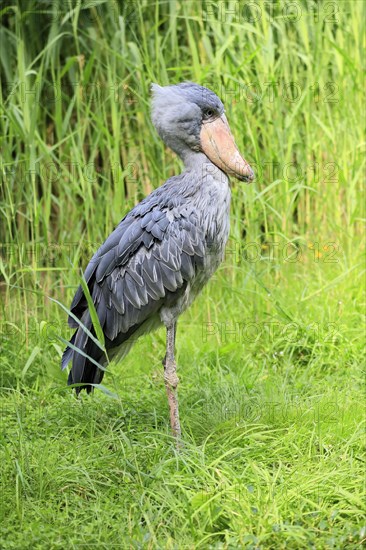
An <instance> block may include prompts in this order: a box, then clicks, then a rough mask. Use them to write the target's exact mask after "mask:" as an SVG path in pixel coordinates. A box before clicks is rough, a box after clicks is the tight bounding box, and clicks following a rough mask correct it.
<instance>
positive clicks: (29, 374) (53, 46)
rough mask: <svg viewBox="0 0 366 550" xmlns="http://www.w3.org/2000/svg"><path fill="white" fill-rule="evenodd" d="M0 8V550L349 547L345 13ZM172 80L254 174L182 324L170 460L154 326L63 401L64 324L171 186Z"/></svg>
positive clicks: (357, 267)
mask: <svg viewBox="0 0 366 550" xmlns="http://www.w3.org/2000/svg"><path fill="white" fill-rule="evenodd" d="M0 13H1V26H0V45H1V47H0V71H1V73H0V74H1V87H0V89H1V110H0V114H1V116H0V125H1V133H0V135H1V138H0V139H1V150H2V156H1V173H2V182H1V188H0V220H1V223H0V243H1V244H0V308H1V319H0V329H1V369H0V376H1V378H0V382H1V384H0V391H1V413H2V414H1V431H0V434H1V448H0V452H1V465H2V468H1V526H0V547H1V548H4V549H12V548H14V549H28V548H29V549H30V548H32V549H57V548H75V549H79V548H80V549H81V548H83V549H84V548H98V549H99V548H101V549H102V548H105V549H109V548H120V549H123V550H124V549H127V548H136V549H153V550H155V549H156V548H161V549H180V548H182V549H196V548H197V549H201V548H202V549H206V548H207V549H220V550H226V549H228V550H229V549H230V550H234V549H235V550H236V549H238V548H245V549H251V550H256V549H258V550H267V549H294V550H298V549H309V548H311V549H342V550H343V549H354V548H361V547H362V546H363V545H364V544H365V542H366V521H365V512H366V506H365V496H364V495H365V431H364V430H365V385H364V365H365V325H364V321H365V319H364V313H365V279H364V268H365V262H364V255H363V250H364V246H365V239H364V235H365V234H364V226H363V222H364V219H365V208H364V196H363V183H364V175H365V158H364V149H365V135H364V114H365V108H364V105H365V97H364V96H365V94H364V79H363V78H362V68H364V55H363V52H364V47H365V4H364V2H363V1H358V0H352V1H348V0H344V1H341V0H337V1H332V2H327V1H324V2H315V1H312V0H308V1H305V0H296V1H295V2H288V1H285V0H283V1H282V0H281V1H274V2H262V1H261V0H254V1H253V2H242V1H238V2H226V1H220V2H209V1H202V2H201V1H194V0H192V1H187V2H183V1H182V2H178V1H174V0H172V1H171V2H163V1H160V2H158V1H147V0H146V1H144V0H141V1H140V2H115V1H114V0H108V2H106V1H104V0H101V1H86V0H82V1H77V0H75V1H74V0H73V1H71V0H69V1H67V2H66V1H65V2H61V1H57V0H54V1H51V0H45V1H35V0H18V1H16V0H13V1H11V0H5V1H4V2H2V5H1V7H0ZM184 80H191V81H194V82H197V83H199V84H202V85H205V86H208V87H210V88H211V89H213V90H214V91H215V92H216V93H217V94H218V95H219V96H220V97H221V98H222V100H223V102H224V103H225V106H226V112H227V117H228V120H229V122H230V126H231V128H232V130H233V133H234V135H235V139H236V141H237V143H238V147H239V150H240V151H241V152H243V154H244V156H245V158H246V159H247V160H248V161H249V162H250V164H251V165H252V166H253V167H254V168H255V172H256V179H255V181H254V182H253V183H252V184H251V185H250V186H247V185H245V184H243V183H240V182H238V181H234V180H233V181H232V207H231V234H230V240H229V243H228V246H227V250H226V256H225V260H224V262H223V264H222V265H221V267H220V268H219V270H218V271H217V272H216V274H215V275H214V277H213V278H212V280H211V281H210V283H209V285H208V286H207V287H206V288H205V289H204V290H203V292H202V294H201V295H200V296H199V298H197V300H196V301H195V302H194V304H193V305H192V307H191V308H190V309H189V310H188V311H187V312H186V313H184V315H183V316H182V317H181V319H180V322H179V324H178V336H177V362H178V365H179V369H178V370H179V378H180V385H179V399H180V415H181V424H182V431H183V441H184V447H183V448H182V449H181V450H180V451H177V450H176V448H175V445H174V441H173V439H172V436H171V433H170V425H169V412H168V404H167V399H166V393H165V387H164V381H163V367H162V365H161V360H162V358H163V356H164V352H165V350H164V346H165V334H164V331H163V330H160V331H157V332H155V333H153V334H151V335H148V336H146V337H144V338H141V339H140V340H138V341H137V342H136V344H135V346H134V348H133V349H132V351H131V353H130V354H129V355H128V356H127V357H126V358H125V359H124V360H123V361H122V362H120V363H112V364H111V365H110V366H109V367H108V372H107V373H106V375H105V377H104V380H103V386H102V387H101V388H97V390H96V391H95V392H94V394H93V395H89V396H88V395H86V394H83V395H82V396H81V398H79V399H77V398H76V396H75V395H74V393H73V392H72V391H71V390H70V389H68V388H67V386H66V381H67V372H61V370H60V359H61V355H62V351H63V348H64V343H63V341H62V339H64V340H66V339H68V338H69V337H70V335H71V330H70V329H69V328H68V327H67V314H66V312H65V310H64V309H63V307H61V305H63V306H64V307H65V308H68V307H69V306H70V303H71V300H72V297H73V293H74V292H75V289H76V287H77V285H78V284H79V281H80V276H81V273H82V270H83V268H85V267H86V265H87V262H88V260H89V259H90V257H91V256H92V254H93V253H94V251H95V250H96V249H97V247H98V246H99V245H100V244H101V243H102V242H103V241H104V239H105V238H106V236H107V235H108V234H109V233H110V232H111V231H112V229H113V228H114V227H115V226H116V225H117V223H118V222H119V221H120V219H121V218H122V217H123V216H124V215H125V214H126V213H127V212H128V211H129V209H130V208H131V207H133V206H134V205H135V204H136V203H137V202H139V201H140V200H141V199H142V198H143V197H144V196H145V195H147V194H148V193H149V192H151V191H152V190H153V189H154V188H156V187H158V186H159V185H161V183H163V182H164V181H165V180H166V179H167V178H168V177H170V176H172V175H174V174H177V173H179V171H180V170H181V169H182V165H181V163H180V161H179V159H177V158H176V156H175V155H174V154H173V153H172V152H170V151H169V150H167V149H166V148H165V146H164V144H163V143H162V142H161V140H160V139H159V138H158V136H157V133H156V131H155V129H154V127H153V125H152V122H151V121H150V105H149V101H150V99H149V98H150V91H149V90H150V85H151V83H152V82H157V83H159V84H161V85H165V84H168V83H178V82H181V81H184ZM55 300H56V301H55ZM60 304H61V305H60Z"/></svg>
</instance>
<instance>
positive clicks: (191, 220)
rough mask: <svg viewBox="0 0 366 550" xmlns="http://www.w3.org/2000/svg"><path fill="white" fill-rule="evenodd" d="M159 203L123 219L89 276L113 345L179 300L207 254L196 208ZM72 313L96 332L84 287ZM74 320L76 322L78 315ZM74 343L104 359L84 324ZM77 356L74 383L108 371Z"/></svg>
mask: <svg viewBox="0 0 366 550" xmlns="http://www.w3.org/2000/svg"><path fill="white" fill-rule="evenodd" d="M151 197H152V195H151V196H150V199H151ZM155 202H156V199H154V201H152V202H151V204H150V205H148V204H146V203H145V204H144V201H142V202H141V203H140V204H139V205H138V206H137V207H135V208H134V209H133V210H132V211H131V212H130V213H129V214H128V215H127V216H126V217H125V218H124V219H123V220H122V221H121V223H120V224H119V225H118V226H117V228H116V229H115V230H114V231H113V233H112V234H111V235H110V236H109V237H108V239H107V240H106V242H105V243H104V244H103V245H102V246H101V247H100V248H99V250H98V251H97V253H96V254H95V255H94V256H93V258H92V260H91V261H90V263H89V265H88V266H87V268H86V271H85V274H84V276H85V279H86V281H87V284H88V286H89V289H90V292H91V296H92V299H93V302H94V304H95V307H96V311H97V314H98V318H99V322H100V325H101V327H102V329H103V331H104V334H105V338H106V346H107V349H112V348H113V347H115V346H116V345H120V344H121V343H123V342H124V341H125V340H126V339H128V338H129V337H130V336H131V334H132V333H133V332H134V331H135V330H137V328H138V327H139V326H141V325H142V324H143V323H144V322H145V321H147V319H149V318H150V317H151V315H154V314H156V313H157V312H158V311H159V309H160V308H161V307H162V306H163V305H164V303H165V301H166V300H169V304H171V303H174V296H175V294H176V295H177V297H178V295H180V294H181V292H183V290H184V288H185V286H186V285H187V284H188V283H189V282H190V281H192V280H193V278H194V277H195V273H196V267H197V265H199V264H200V263H201V261H202V256H203V255H204V239H203V234H202V230H201V229H200V227H199V223H198V220H197V219H196V218H195V217H194V216H193V215H192V211H191V210H189V209H184V210H183V211H182V212H180V213H179V212H177V210H175V211H174V213H173V212H172V210H169V208H162V207H161V205H160V206H159V204H155ZM71 311H72V312H73V313H74V314H75V315H76V316H77V317H78V318H79V319H82V320H84V321H85V323H86V324H87V326H88V328H91V330H93V329H92V324H91V320H90V315H89V312H88V306H87V302H86V299H85V296H84V293H83V290H82V288H81V287H79V288H78V290H77V292H76V294H75V297H74V300H73V302H72V307H71ZM84 321H83V322H84ZM69 322H70V324H71V325H72V326H75V322H74V321H73V320H72V319H71V320H70V319H69ZM74 342H75V346H76V347H78V348H79V349H81V350H82V351H84V353H87V354H91V355H90V356H91V357H93V359H95V360H97V361H98V360H99V359H100V357H101V353H100V350H99V348H98V347H97V346H96V345H95V344H94V343H93V342H90V339H89V338H88V337H87V335H86V334H85V333H84V332H83V331H82V329H80V328H78V330H77V332H76V336H75V340H74ZM71 354H72V358H73V368H72V372H71V374H70V382H85V384H88V383H89V384H90V383H92V382H93V381H95V380H99V381H100V380H101V379H102V377H103V372H102V371H100V372H99V373H98V372H96V371H98V370H99V369H98V368H97V367H96V366H95V365H94V364H93V363H92V362H90V361H89V360H88V359H86V358H85V357H84V356H82V355H81V354H78V353H77V352H75V351H73V352H72V353H71V352H68V354H67V356H66V359H68V360H69V359H70V358H71ZM89 389H90V387H89Z"/></svg>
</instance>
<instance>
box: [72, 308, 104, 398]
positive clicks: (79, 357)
mask: <svg viewBox="0 0 366 550" xmlns="http://www.w3.org/2000/svg"><path fill="white" fill-rule="evenodd" d="M88 316H89V315H88ZM85 321H87V322H86V323H85ZM83 324H84V325H85V326H88V325H91V322H90V320H88V319H83ZM89 330H91V332H94V329H93V328H92V327H90V329H89ZM69 344H71V346H70V345H69V346H67V348H66V349H65V351H64V353H63V355H62V359H61V368H62V370H64V369H65V368H66V367H67V365H68V364H69V363H70V362H72V367H71V370H70V373H69V377H68V380H67V383H68V385H71V384H83V385H82V386H77V387H76V388H75V390H76V393H80V391H81V390H82V389H86V391H87V392H88V393H90V392H91V391H92V390H93V386H92V385H91V384H99V383H100V382H101V381H102V378H103V374H104V370H102V369H100V368H99V367H98V366H97V363H99V364H100V365H101V366H102V367H103V362H104V361H105V357H104V353H103V351H102V350H101V349H100V347H99V346H97V344H96V343H95V342H94V341H93V340H92V339H91V338H90V337H89V336H88V335H87V333H86V332H85V330H83V328H82V327H81V326H80V327H79V328H78V329H77V330H76V331H75V332H74V334H73V335H72V337H71V339H70V342H69ZM77 349H78V350H80V353H79V352H78V351H77Z"/></svg>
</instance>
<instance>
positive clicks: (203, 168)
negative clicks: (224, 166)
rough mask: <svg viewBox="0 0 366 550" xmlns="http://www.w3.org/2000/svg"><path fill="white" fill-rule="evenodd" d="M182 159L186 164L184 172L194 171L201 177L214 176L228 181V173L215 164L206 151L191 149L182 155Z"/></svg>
mask: <svg viewBox="0 0 366 550" xmlns="http://www.w3.org/2000/svg"><path fill="white" fill-rule="evenodd" d="M182 160H183V162H184V166H185V170H184V172H194V174H195V175H196V176H198V177H199V179H205V178H206V177H207V176H212V177H213V178H214V179H215V180H222V181H223V182H224V183H227V181H228V177H227V175H226V174H225V173H224V172H222V170H220V168H218V167H217V166H216V165H215V164H213V162H211V161H210V159H209V158H208V157H206V155H205V154H204V153H201V152H197V151H192V150H189V152H187V153H186V154H185V155H184V156H182Z"/></svg>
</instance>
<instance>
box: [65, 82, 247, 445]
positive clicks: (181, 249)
mask: <svg viewBox="0 0 366 550" xmlns="http://www.w3.org/2000/svg"><path fill="white" fill-rule="evenodd" d="M152 94H153V100H152V120H153V123H154V125H155V128H156V129H157V131H158V133H159V135H160V137H161V138H162V139H163V141H164V142H165V144H166V145H167V146H168V147H170V148H171V149H172V150H173V151H174V152H175V153H177V155H179V157H180V158H181V159H182V161H183V163H184V166H185V169H184V171H183V172H182V174H180V175H178V176H173V177H172V178H169V179H168V180H167V181H166V182H165V183H164V184H163V185H162V186H161V187H159V188H158V189H155V190H154V191H153V192H152V193H151V194H150V195H149V196H148V197H146V198H145V199H144V200H142V201H141V202H140V204H138V205H137V206H135V207H134V208H133V209H132V210H131V211H130V212H129V213H128V214H127V215H126V216H125V217H124V218H123V219H122V221H121V222H120V224H119V225H118V226H117V227H116V229H115V230H114V231H113V232H112V233H111V235H110V236H109V237H108V238H107V240H106V241H105V243H104V244H103V245H102V246H101V247H100V248H99V250H98V251H97V252H96V253H95V254H94V256H93V258H92V259H91V261H90V263H89V265H88V266H87V268H86V271H85V274H84V278H85V281H86V283H87V285H88V288H89V292H90V296H91V298H92V300H93V303H94V307H95V310H96V312H97V315H98V319H99V324H100V326H101V328H102V330H103V333H104V339H105V348H106V351H107V354H108V358H109V359H111V358H113V357H115V356H118V355H119V356H120V357H123V356H124V355H125V354H126V353H127V351H128V349H129V348H130V347H131V345H132V343H133V341H135V340H136V338H137V337H138V336H140V335H141V334H145V333H147V332H149V331H151V330H154V329H155V328H157V327H159V326H161V325H162V324H163V325H165V327H166V330H167V337H166V354H165V358H164V360H163V365H164V380H165V385H166V390H167V395H168V401H169V408H170V422H171V427H172V431H173V434H174V436H175V437H176V438H179V436H180V433H181V428H180V422H179V411H178V397H177V386H178V381H179V380H178V377H177V372H176V370H177V366H176V363H175V358H174V347H175V336H176V328H177V320H178V317H179V315H180V314H181V313H183V311H185V310H186V309H187V307H189V305H190V304H191V303H192V301H193V300H194V299H195V297H196V296H197V294H198V293H199V292H200V291H201V290H202V288H203V286H204V285H205V284H206V283H207V281H208V280H209V279H210V277H211V276H212V274H213V273H214V272H215V271H216V269H217V267H218V266H219V264H220V263H221V261H222V259H223V256H224V249H225V245H226V242H227V239H228V236H229V208H230V188H229V180H228V177H227V176H228V175H233V176H235V177H236V178H238V179H239V180H241V181H246V182H250V181H252V179H253V177H254V174H253V171H252V169H251V168H250V166H249V164H248V163H247V162H246V161H245V160H244V159H243V157H242V156H241V155H240V153H239V151H238V149H237V147H236V144H235V141H234V138H233V136H232V134H231V132H230V128H229V125H228V122H227V119H226V116H225V114H224V113H225V111H224V106H223V104H222V102H221V101H220V99H219V98H218V97H217V96H216V94H214V93H213V92H212V91H211V90H208V89H207V88H204V87H202V86H199V85H197V84H193V83H190V82H185V83H182V84H178V85H175V86H164V87H161V86H158V85H157V84H153V85H152ZM71 312H72V314H73V315H74V316H75V317H76V318H78V319H79V320H80V322H81V324H82V325H83V326H84V327H86V328H87V329H88V330H89V331H91V332H92V333H93V334H94V335H95V330H94V328H93V322H92V316H91V314H90V311H89V308H88V302H87V298H86V297H85V294H84V291H83V288H82V286H79V288H78V290H77V292H76V294H75V297H74V300H73V302H72V305H71ZM69 325H70V326H71V327H73V328H76V332H75V333H74V335H73V336H72V338H71V340H70V344H71V346H72V347H67V348H66V350H65V352H64V355H63V357H62V368H63V369H64V368H65V367H66V365H67V364H68V363H69V362H70V361H72V367H71V370H70V374H69V379H68V383H69V384H79V385H78V386H77V387H76V391H77V392H78V393H79V392H80V390H81V389H83V388H85V389H86V390H87V391H88V392H90V391H91V390H92V389H93V385H95V384H99V383H100V382H101V380H102V378H103V374H104V369H100V368H99V367H98V366H97V364H96V363H99V364H101V365H103V364H105V363H106V359H107V358H106V357H105V354H104V352H103V351H102V350H101V349H100V347H99V346H98V345H97V344H96V343H95V341H94V340H93V339H92V338H90V336H89V335H88V334H87V332H86V331H85V330H84V328H83V327H82V326H81V325H79V324H78V323H77V322H76V321H75V319H74V318H73V317H71V316H70V317H69ZM77 350H80V352H81V353H79V352H78V351H77Z"/></svg>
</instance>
